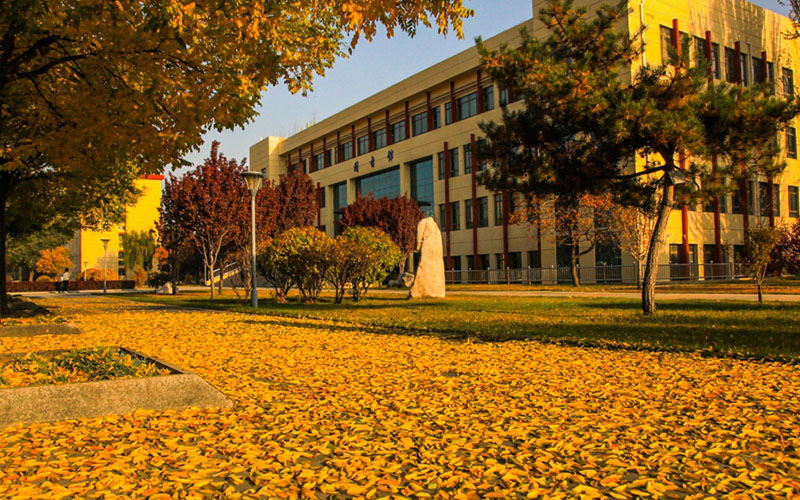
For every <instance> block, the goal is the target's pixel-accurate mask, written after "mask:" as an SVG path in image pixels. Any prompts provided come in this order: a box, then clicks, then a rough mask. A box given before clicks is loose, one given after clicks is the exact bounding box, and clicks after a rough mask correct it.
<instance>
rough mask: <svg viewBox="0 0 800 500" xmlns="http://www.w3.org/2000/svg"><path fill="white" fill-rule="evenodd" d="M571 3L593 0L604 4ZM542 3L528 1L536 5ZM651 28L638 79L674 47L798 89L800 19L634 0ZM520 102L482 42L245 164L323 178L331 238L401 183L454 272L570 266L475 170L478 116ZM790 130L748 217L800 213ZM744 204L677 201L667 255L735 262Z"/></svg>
mask: <svg viewBox="0 0 800 500" xmlns="http://www.w3.org/2000/svg"><path fill="white" fill-rule="evenodd" d="M575 3H576V5H585V6H587V8H588V9H589V10H590V11H591V10H592V9H594V8H596V7H597V6H598V5H600V3H601V2H595V1H588V0H583V1H577V2H575ZM540 7H541V6H540V5H539V6H537V4H536V2H534V3H533V8H534V11H537V13H538V9H539V8H540ZM642 26H644V27H645V29H644V32H643V40H644V43H645V50H644V51H643V53H642V55H641V58H640V60H637V61H636V62H635V63H634V65H633V67H632V68H631V72H630V73H628V74H627V75H623V76H622V78H630V74H633V73H635V71H636V70H637V68H638V67H639V66H640V65H642V64H648V63H650V64H659V63H661V61H662V60H663V59H664V58H666V57H667V54H668V53H669V47H673V48H675V49H678V50H679V51H683V52H684V53H686V52H688V53H689V57H690V58H692V59H693V60H696V59H697V58H700V57H704V58H709V59H711V60H712V64H713V68H712V72H713V77H714V79H715V80H716V81H727V82H731V83H738V84H741V85H752V84H754V83H755V82H760V81H763V80H764V79H770V80H772V81H774V82H775V87H776V91H777V92H783V93H785V94H786V95H792V94H794V77H793V75H794V72H796V71H797V66H798V61H799V60H800V53H799V52H798V45H797V43H796V42H795V41H791V40H787V39H786V38H785V37H784V36H783V34H784V33H785V32H787V31H789V30H790V29H791V22H790V20H789V19H788V18H786V17H783V16H780V15H778V14H775V13H773V12H771V11H768V10H765V9H763V8H760V7H757V6H755V5H753V4H750V3H748V2H745V1H742V0H720V1H711V0H705V1H691V2H690V1H689V0H678V1H665V0H647V1H646V2H645V1H644V0H642V1H640V2H630V3H629V13H628V15H627V17H626V18H625V19H624V21H623V24H622V25H621V26H620V27H619V28H620V29H624V30H627V31H628V32H629V33H635V32H637V31H638V30H639V29H640V28H641V27H642ZM522 28H526V29H527V30H528V32H530V33H533V34H534V35H535V36H537V37H545V36H547V33H546V30H545V28H544V26H543V25H542V24H541V22H540V21H539V20H538V19H531V20H528V21H526V22H524V23H521V24H519V25H517V26H514V27H512V28H510V29H508V30H506V31H504V32H502V33H500V34H498V35H496V36H494V37H492V38H490V39H488V40H486V42H485V43H486V45H487V46H488V47H489V48H497V47H499V46H500V45H501V44H503V43H506V44H509V45H512V46H513V45H516V44H518V43H519V42H520V40H521V37H520V30H521V29H522ZM521 105H522V103H521V102H519V101H518V100H517V97H516V96H513V95H509V92H508V91H507V90H506V89H502V88H499V87H498V85H497V84H495V83H493V82H492V81H491V80H490V79H489V78H488V77H487V76H486V74H485V72H482V71H481V68H480V64H479V57H478V54H477V50H475V49H469V50H466V51H464V52H461V53H459V54H457V55H455V56H453V57H450V58H448V59H446V60H444V61H442V62H441V63H439V64H436V65H435V66H432V67H430V68H428V69H426V70H424V71H422V72H420V73H418V74H416V75H414V76H412V77H410V78H407V79H405V80H403V81H401V82H399V83H397V84H395V85H393V86H391V87H389V88H387V89H385V90H383V91H381V92H379V93H377V94H375V95H373V96H371V97H368V98H366V99H364V100H363V101H361V102H358V103H357V104H354V105H352V106H350V107H349V108H347V109H345V110H343V111H341V112H339V113H336V114H335V115H333V116H331V117H329V118H327V119H325V120H323V121H321V122H319V123H316V124H314V125H312V126H310V127H308V128H307V129H305V130H303V131H301V132H299V133H297V134H295V135H293V136H291V137H288V138H279V137H268V138H267V139H264V140H262V141H260V142H259V143H257V144H255V145H253V146H251V148H250V160H251V163H250V165H251V169H252V170H255V171H262V172H264V173H265V175H266V176H267V177H268V178H269V179H276V178H277V177H278V176H280V175H281V174H283V173H286V172H287V171H288V170H289V169H294V168H302V169H303V170H304V171H306V172H307V173H309V175H310V176H311V177H312V178H313V179H314V181H315V182H317V184H318V186H319V196H320V202H321V203H320V205H321V208H320V211H319V213H318V216H317V223H318V226H319V227H320V228H321V229H323V230H325V231H326V232H327V233H328V234H329V235H333V234H335V232H336V230H337V228H336V226H337V224H336V223H337V220H338V218H339V217H340V214H341V210H342V209H343V208H344V207H345V206H347V205H348V204H350V203H352V202H353V201H354V200H355V198H356V196H357V195H358V194H359V193H361V194H364V195H366V194H367V193H370V192H371V193H373V194H374V196H375V197H381V196H389V197H394V196H397V195H401V194H405V195H408V196H410V197H411V198H413V199H415V200H417V201H418V202H419V204H420V206H421V208H422V209H423V211H425V213H426V215H430V216H433V217H435V218H436V221H437V223H439V225H440V227H441V228H442V231H443V233H444V241H445V246H446V248H445V253H446V255H447V257H446V266H447V268H448V269H452V270H467V269H494V270H502V269H507V268H510V269H525V268H528V267H531V268H557V267H559V266H562V265H566V262H567V261H568V256H567V252H566V251H562V250H563V249H559V248H557V246H556V244H555V240H554V238H553V236H552V234H551V235H547V234H543V235H537V234H536V233H535V230H534V231H531V228H528V227H525V226H520V225H511V224H509V223H508V217H507V215H508V214H509V213H511V212H512V211H513V209H514V206H513V205H514V200H513V198H512V197H509V196H503V195H498V194H494V193H492V192H490V191H488V190H486V189H485V188H484V187H483V186H481V185H479V184H477V183H476V180H475V174H476V173H477V172H478V171H479V170H480V169H481V168H483V166H482V165H480V164H478V162H477V161H476V158H475V156H474V155H473V154H472V152H473V151H475V147H476V144H475V142H476V141H477V140H479V139H480V136H481V131H480V129H479V127H478V123H479V122H482V121H484V122H485V121H492V120H494V121H499V120H500V118H501V108H502V107H503V106H508V107H509V109H513V108H514V107H515V106H521ZM781 141H782V142H783V155H784V156H785V158H786V161H787V165H788V167H787V169H786V170H785V172H784V173H783V174H782V175H781V176H780V177H778V178H775V179H761V178H753V179H752V180H751V181H750V184H749V187H750V189H749V195H750V211H751V216H750V220H751V224H758V223H759V221H760V220H761V219H762V218H767V219H769V218H770V210H769V208H770V206H772V207H773V210H774V211H773V213H772V216H771V219H772V220H771V222H773V223H778V224H780V223H786V222H793V221H794V220H796V219H797V217H798V202H799V200H798V186H799V185H800V163H798V161H797V140H796V131H795V128H794V126H793V127H790V128H789V129H788V131H787V133H786V134H785V137H783V138H781ZM641 161H642V162H644V160H641ZM642 166H643V165H642ZM770 183H771V184H773V189H769V184H770ZM770 199H771V200H772V203H771V205H770ZM739 205H740V204H739V203H738V200H737V198H736V197H733V196H731V195H727V196H724V197H722V199H721V200H720V204H719V209H718V210H717V209H716V207H714V206H710V205H707V206H696V207H691V206H687V207H685V208H676V210H674V211H673V214H672V215H671V218H670V223H669V230H668V231H669V234H668V238H669V252H667V253H666V254H665V255H664V256H663V261H662V264H684V265H687V266H692V265H695V266H700V265H701V264H711V263H712V262H714V263H720V262H732V261H734V260H735V259H736V252H737V251H738V250H739V249H740V247H741V245H742V243H743V222H742V219H743V217H742V215H741V207H740V206H739ZM473 207H477V210H474V209H473ZM473 214H477V216H474V215H473ZM630 262H631V258H630V256H627V255H622V254H621V252H620V251H619V249H617V248H615V247H613V245H604V246H602V247H600V248H597V249H595V251H594V252H590V253H588V254H587V255H585V256H583V257H582V258H581V266H582V267H584V268H592V267H594V266H600V265H621V264H628V263H630ZM667 267H669V266H667ZM697 272H699V273H700V274H702V271H697Z"/></svg>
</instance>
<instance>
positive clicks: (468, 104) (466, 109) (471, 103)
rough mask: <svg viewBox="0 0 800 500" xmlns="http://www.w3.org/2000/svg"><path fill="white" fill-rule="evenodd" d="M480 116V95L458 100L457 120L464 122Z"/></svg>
mask: <svg viewBox="0 0 800 500" xmlns="http://www.w3.org/2000/svg"><path fill="white" fill-rule="evenodd" d="M477 114H478V93H477V92H473V93H471V94H468V95H465V96H464V97H459V98H458V99H456V119H457V120H464V119H467V118H470V117H472V116H475V115H477Z"/></svg>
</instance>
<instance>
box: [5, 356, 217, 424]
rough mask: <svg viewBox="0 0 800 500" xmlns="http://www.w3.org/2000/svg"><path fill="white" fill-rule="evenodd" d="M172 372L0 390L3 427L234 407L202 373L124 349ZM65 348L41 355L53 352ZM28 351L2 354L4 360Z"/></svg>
mask: <svg viewBox="0 0 800 500" xmlns="http://www.w3.org/2000/svg"><path fill="white" fill-rule="evenodd" d="M119 349H120V350H122V351H124V352H127V353H128V354H131V355H133V356H136V357H139V358H142V359H144V360H147V361H149V362H151V363H155V364H157V365H159V366H160V367H162V368H166V369H168V370H170V372H171V374H169V375H160V376H155V377H142V378H128V379H119V380H101V381H97V382H81V383H74V384H58V385H39V386H31V387H11V388H8V389H0V427H7V426H11V425H15V424H19V423H22V424H28V423H33V422H50V421H58V420H69V419H73V418H85V417H100V416H104V415H114V414H120V413H130V412H133V411H135V410H138V409H145V410H157V411H158V410H168V409H182V408H190V407H197V408H232V407H233V401H232V400H231V399H230V398H228V397H227V396H226V395H225V394H223V393H222V392H220V391H219V390H217V389H216V388H215V387H214V386H212V385H211V384H209V383H208V382H206V381H205V380H203V379H202V378H201V377H200V376H198V375H196V374H194V373H191V372H188V371H184V370H181V369H180V368H178V367H176V366H174V365H170V364H168V363H165V362H164V361H161V360H158V359H154V358H150V357H148V356H145V355H143V354H141V353H139V352H136V351H132V350H130V349H125V348H124V347H120V348H119ZM60 352H64V351H48V352H39V353H36V354H39V355H43V356H48V355H49V356H52V355H55V354H58V353H60ZM21 356H24V354H5V355H0V361H3V360H7V359H9V358H11V357H21Z"/></svg>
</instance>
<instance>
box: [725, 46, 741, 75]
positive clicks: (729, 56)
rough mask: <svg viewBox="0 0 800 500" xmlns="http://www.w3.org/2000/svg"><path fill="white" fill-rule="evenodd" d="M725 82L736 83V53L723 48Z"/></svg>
mask: <svg viewBox="0 0 800 500" xmlns="http://www.w3.org/2000/svg"><path fill="white" fill-rule="evenodd" d="M725 81H727V82H728V83H738V81H737V79H736V51H735V50H733V49H731V48H728V47H725Z"/></svg>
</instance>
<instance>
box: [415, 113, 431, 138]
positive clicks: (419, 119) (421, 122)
mask: <svg viewBox="0 0 800 500" xmlns="http://www.w3.org/2000/svg"><path fill="white" fill-rule="evenodd" d="M427 131H428V112H427V111H423V112H422V113H418V114H416V115H414V116H412V117H411V135H412V136H418V135H419V134H424V133H425V132H427Z"/></svg>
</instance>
